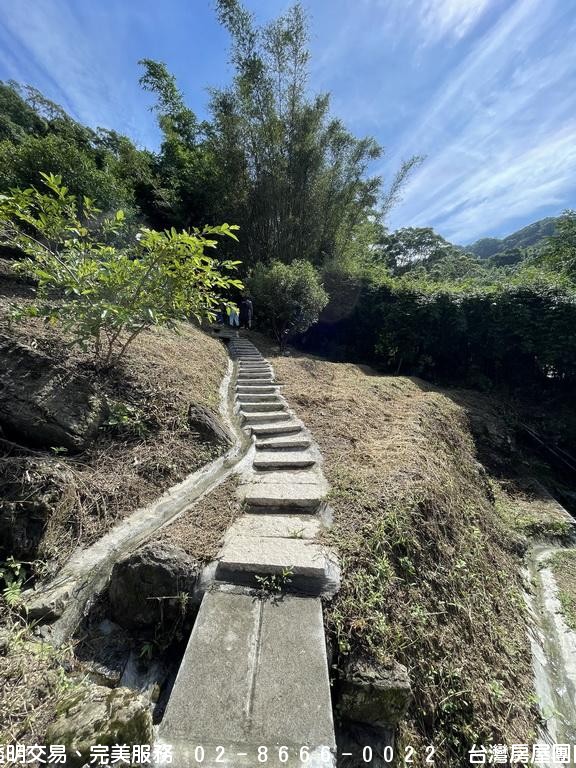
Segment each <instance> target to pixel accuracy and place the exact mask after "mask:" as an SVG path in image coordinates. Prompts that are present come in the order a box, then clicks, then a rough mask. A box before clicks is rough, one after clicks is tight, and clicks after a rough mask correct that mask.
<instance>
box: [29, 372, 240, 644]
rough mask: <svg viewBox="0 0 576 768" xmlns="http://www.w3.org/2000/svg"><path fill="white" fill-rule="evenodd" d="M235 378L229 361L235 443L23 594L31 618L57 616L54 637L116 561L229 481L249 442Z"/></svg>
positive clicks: (225, 411)
mask: <svg viewBox="0 0 576 768" xmlns="http://www.w3.org/2000/svg"><path fill="white" fill-rule="evenodd" d="M233 379H234V367H233V365H232V363H230V364H229V366H228V371H227V373H226V376H225V377H224V379H223V381H222V385H221V387H220V416H221V418H222V420H223V422H224V423H225V425H226V427H227V428H228V431H229V433H230V435H231V436H232V438H233V444H232V446H231V448H230V449H229V450H228V451H227V452H226V453H225V454H224V455H223V456H220V457H219V458H218V459H215V460H214V461H212V462H210V463H209V464H207V465H206V466H205V467H202V468H201V469H200V470H198V471H197V472H194V473H193V474H191V475H189V476H188V477H187V478H186V479H185V480H183V481H182V482H181V483H179V484H178V485H176V486H174V487H173V488H171V489H170V490H168V491H167V492H166V493H165V494H164V495H163V496H161V497H160V499H158V501H156V502H154V503H153V504H151V505H150V506H148V507H145V508H143V509H139V510H136V511H135V512H134V513H133V514H132V515H130V517H128V518H127V519H126V520H124V521H122V522H121V523H119V524H118V525H116V526H114V528H112V530H111V531H109V532H108V533H107V534H106V535H105V536H103V537H102V538H101V539H100V540H99V541H97V542H96V543H95V544H93V545H92V546H90V547H88V548H86V549H81V550H78V551H77V552H76V553H75V554H74V555H73V556H72V557H71V558H70V560H69V561H68V562H67V563H66V565H65V566H64V568H63V569H62V571H61V573H60V574H59V575H58V576H57V577H56V578H55V579H54V580H53V581H51V582H50V583H49V584H48V585H45V586H42V587H40V588H38V589H35V590H33V591H30V592H28V593H25V594H24V598H25V600H26V608H27V612H28V617H29V618H30V619H32V620H40V621H43V620H48V621H53V622H54V623H53V624H52V625H51V626H49V627H48V626H47V627H44V628H43V629H45V630H46V631H45V632H44V634H45V636H46V637H47V639H48V640H49V641H50V642H51V643H53V644H55V645H61V644H62V643H64V642H66V641H67V640H68V639H69V638H70V637H71V636H72V634H73V633H74V632H75V630H76V628H77V627H78V624H79V623H80V621H81V620H82V617H83V615H85V614H86V612H87V610H88V606H89V605H90V604H91V603H93V602H94V601H95V599H96V598H97V596H98V595H99V594H100V593H102V592H103V591H104V589H105V588H106V586H107V584H108V581H109V579H110V574H111V572H112V568H113V566H114V564H115V563H116V562H117V561H119V560H120V559H121V558H122V557H124V556H125V555H128V554H130V553H131V552H134V550H136V549H137V547H139V546H140V545H141V544H143V543H144V542H145V541H147V540H149V539H150V537H151V536H152V535H153V534H154V533H156V532H157V531H159V530H160V529H161V528H163V527H165V526H166V525H168V524H170V523H172V522H174V521H175V520H176V519H178V517H180V515H182V514H184V513H185V512H186V510H187V509H189V508H190V506H191V505H192V504H194V503H195V502H197V501H198V500H200V499H201V498H202V496H204V495H206V494H207V493H210V491H212V490H213V489H214V488H216V487H217V486H218V485H219V484H220V483H222V482H224V481H225V480H226V479H227V478H228V477H229V476H230V475H231V474H232V473H233V472H234V471H235V469H236V468H237V466H238V464H240V463H241V462H242V460H243V459H244V458H245V456H246V454H247V452H248V449H249V446H250V443H249V440H248V438H247V436H246V435H245V434H244V433H243V432H242V430H240V428H239V426H238V423H237V420H236V419H235V418H234V415H233V413H232V402H233V393H232V391H231V390H232V387H233V386H234V381H233ZM199 588H200V589H201V588H202V583H201V584H200V585H199Z"/></svg>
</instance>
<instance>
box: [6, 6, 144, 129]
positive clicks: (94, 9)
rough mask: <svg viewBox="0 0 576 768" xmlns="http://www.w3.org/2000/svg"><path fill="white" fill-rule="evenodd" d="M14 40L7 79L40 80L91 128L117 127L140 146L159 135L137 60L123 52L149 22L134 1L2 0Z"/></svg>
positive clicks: (9, 34) (8, 32)
mask: <svg viewBox="0 0 576 768" xmlns="http://www.w3.org/2000/svg"><path fill="white" fill-rule="evenodd" d="M0 6H1V7H2V11H3V12H2V16H1V21H0V24H1V25H2V27H3V31H4V34H5V35H6V37H7V39H8V41H9V44H8V45H5V46H3V47H2V49H1V50H0V69H1V71H2V74H3V76H4V77H11V78H13V79H15V80H18V81H21V82H33V84H34V85H36V86H37V87H39V88H40V89H41V90H45V91H46V92H47V94H49V95H50V96H51V97H52V98H53V99H54V100H56V101H59V102H60V103H61V104H62V106H63V107H64V108H65V109H67V110H68V111H69V112H70V113H71V114H72V115H73V116H74V117H76V118H77V119H79V120H80V121H82V122H85V123H87V124H88V125H91V126H98V125H102V126H105V127H110V128H116V129H117V130H120V131H122V132H125V133H128V134H130V135H132V136H133V137H134V138H135V139H136V140H137V141H140V142H141V143H151V142H153V141H154V139H155V128H154V123H153V119H151V118H149V116H148V115H147V112H146V106H145V105H143V103H142V101H143V100H142V95H141V94H140V93H139V88H138V82H137V78H138V71H137V65H136V60H134V61H132V62H130V64H131V66H130V67H129V68H127V66H126V61H125V59H124V57H123V53H124V50H125V47H126V45H127V44H128V42H129V41H130V40H131V39H134V37H135V35H137V33H138V27H139V23H141V22H143V21H144V20H143V18H142V16H141V13H140V12H139V11H138V10H137V7H136V6H135V5H133V4H131V3H130V6H131V7H130V8H128V7H127V6H126V5H125V4H124V3H116V4H107V8H106V10H105V11H104V10H103V9H99V8H98V6H95V5H91V4H81V3H78V4H74V3H69V2H66V1H65V0H64V1H62V0H35V2H34V4H33V5H29V4H27V3H13V2H7V0H0Z"/></svg>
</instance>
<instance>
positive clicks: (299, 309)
mask: <svg viewBox="0 0 576 768" xmlns="http://www.w3.org/2000/svg"><path fill="white" fill-rule="evenodd" d="M249 285H250V289H251V291H252V294H253V295H254V299H255V302H256V307H257V311H258V312H259V314H260V316H261V317H262V318H263V319H264V322H265V323H266V324H267V325H268V326H269V327H270V330H271V331H272V333H273V334H274V337H275V339H276V340H277V341H278V342H279V344H280V346H281V347H282V348H283V347H284V346H285V344H286V342H287V340H288V338H289V337H290V336H291V335H293V334H297V333H303V332H304V331H306V330H307V329H308V328H309V327H310V326H311V325H312V323H315V322H316V321H317V320H318V315H319V314H320V312H321V311H322V309H323V308H324V307H325V306H326V304H327V303H328V294H327V293H326V291H325V290H324V288H323V286H322V284H321V282H320V278H319V276H318V273H317V272H316V270H315V269H314V267H313V266H312V264H310V262H308V261H304V260H302V259H296V260H295V261H293V262H292V263H291V264H283V263H282V262H280V261H273V262H272V263H271V264H270V265H265V264H261V263H260V264H257V265H256V268H255V270H254V274H253V276H252V278H251V279H250V283H249Z"/></svg>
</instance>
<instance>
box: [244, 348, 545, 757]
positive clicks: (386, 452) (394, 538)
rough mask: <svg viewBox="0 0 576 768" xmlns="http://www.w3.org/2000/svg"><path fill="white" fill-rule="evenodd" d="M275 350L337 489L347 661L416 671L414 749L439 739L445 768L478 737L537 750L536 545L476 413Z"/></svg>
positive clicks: (331, 609) (395, 380)
mask: <svg viewBox="0 0 576 768" xmlns="http://www.w3.org/2000/svg"><path fill="white" fill-rule="evenodd" d="M257 343H260V345H261V346H264V345H263V344H262V341H261V339H258V340H257ZM266 351H267V353H268V354H270V355H271V356H272V358H271V359H272V363H273V365H274V366H275V369H276V372H277V375H278V376H279V377H280V378H281V379H282V380H283V381H284V382H285V394H286V396H287V398H288V400H289V401H290V403H291V405H292V406H293V407H294V408H295V410H296V411H297V413H298V414H299V415H300V416H301V417H302V418H303V419H304V421H305V422H306V424H307V425H308V427H309V428H310V429H311V431H312V433H313V434H314V436H315V438H316V439H317V441H318V443H319V445H320V448H321V450H322V452H323V455H324V459H325V473H326V475H327V477H328V479H329V481H330V483H331V485H332V492H331V505H332V507H333V509H334V514H335V524H334V527H333V529H332V531H331V532H330V534H329V540H330V542H331V543H332V545H333V546H335V547H336V548H337V549H338V551H339V554H340V560H341V564H342V568H343V583H342V589H341V591H340V592H339V594H338V595H337V596H336V598H335V599H334V600H333V601H332V603H331V604H329V605H327V609H326V617H327V629H328V632H329V633H330V635H331V636H332V638H333V640H334V643H335V645H336V647H337V648H338V654H339V658H340V659H342V657H343V656H345V655H346V654H359V655H369V656H373V657H376V658H377V659H379V660H380V661H382V662H383V663H387V662H390V661H391V660H392V659H396V660H397V661H400V662H401V663H403V664H405V665H406V666H407V667H408V669H409V673H410V677H411V679H412V683H413V688H414V693H415V703H414V705H413V706H412V707H411V710H410V713H409V718H408V720H407V721H406V723H405V724H404V725H403V727H402V733H401V742H402V743H404V744H412V745H413V746H416V747H420V750H418V751H419V753H420V754H422V753H423V746H424V745H425V744H434V745H435V746H436V748H437V752H436V755H435V759H436V760H437V761H438V762H441V763H442V765H447V766H460V765H462V764H467V755H466V750H467V749H469V748H470V747H471V746H472V744H473V743H474V742H476V743H485V744H486V743H488V742H490V741H492V740H493V741H495V742H498V741H499V742H514V741H516V742H520V743H526V742H529V741H530V740H531V737H532V736H533V733H534V727H535V724H536V716H535V713H534V711H533V707H532V695H533V694H532V675H531V664H530V658H531V657H530V649H529V645H528V641H527V637H526V618H525V610H524V606H523V601H522V594H521V591H522V585H521V580H520V577H519V566H520V562H521V557H520V555H521V552H522V547H523V544H522V541H521V540H520V538H519V536H518V534H517V533H516V532H515V531H514V530H513V529H512V526H511V525H509V522H508V519H507V518H506V517H505V516H503V515H502V514H501V513H500V510H499V509H498V508H497V506H496V505H495V504H494V497H493V494H492V484H491V483H490V482H489V479H488V477H487V475H486V472H485V470H484V468H483V467H482V466H481V465H480V464H479V462H478V461H477V456H476V448H475V445H474V441H473V439H472V436H471V433H470V430H469V415H468V413H467V412H466V409H465V408H463V407H461V406H459V405H457V404H456V402H454V399H453V398H451V397H448V396H446V395H445V394H443V393H442V392H441V391H439V390H437V389H435V388H434V387H432V386H430V385H427V384H425V383H424V382H422V381H419V380H417V379H408V378H404V377H382V376H378V375H375V374H374V372H373V371H371V370H370V369H369V368H366V367H362V366H356V365H349V364H338V363H329V362H324V361H320V360H317V359H313V358H310V357H307V356H303V355H299V354H298V353H296V352H292V355H291V356H288V357H278V356H274V350H273V349H271V348H270V347H268V348H267V349H266ZM478 407H481V404H480V405H478Z"/></svg>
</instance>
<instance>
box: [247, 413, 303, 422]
mask: <svg viewBox="0 0 576 768" xmlns="http://www.w3.org/2000/svg"><path fill="white" fill-rule="evenodd" d="M242 415H243V416H244V421H245V422H246V423H247V424H261V423H264V424H268V423H272V422H274V421H289V420H290V419H291V418H292V417H291V416H290V414H289V413H288V412H287V411H254V412H252V413H243V414H242Z"/></svg>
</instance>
